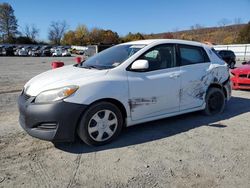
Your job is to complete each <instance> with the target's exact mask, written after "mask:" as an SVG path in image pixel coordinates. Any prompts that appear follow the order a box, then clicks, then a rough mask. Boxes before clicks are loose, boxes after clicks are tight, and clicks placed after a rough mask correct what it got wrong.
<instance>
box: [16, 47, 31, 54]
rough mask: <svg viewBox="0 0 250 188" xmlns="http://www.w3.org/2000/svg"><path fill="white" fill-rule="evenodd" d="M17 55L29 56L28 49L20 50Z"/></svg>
mask: <svg viewBox="0 0 250 188" xmlns="http://www.w3.org/2000/svg"><path fill="white" fill-rule="evenodd" d="M18 55H19V56H28V55H29V50H28V48H21V49H20V50H19V51H18Z"/></svg>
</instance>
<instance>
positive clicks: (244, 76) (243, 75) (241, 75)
mask: <svg viewBox="0 0 250 188" xmlns="http://www.w3.org/2000/svg"><path fill="white" fill-rule="evenodd" d="M239 77H240V78H247V74H240V75H239Z"/></svg>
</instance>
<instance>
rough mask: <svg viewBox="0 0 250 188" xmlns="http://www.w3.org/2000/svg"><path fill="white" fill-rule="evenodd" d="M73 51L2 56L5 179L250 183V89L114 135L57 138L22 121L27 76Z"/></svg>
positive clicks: (42, 183)
mask: <svg viewBox="0 0 250 188" xmlns="http://www.w3.org/2000/svg"><path fill="white" fill-rule="evenodd" d="M55 60H62V61H64V62H65V63H66V64H71V63H73V62H74V57H69V58H61V59H60V58H59V59H58V58H31V57H23V58H20V57H0V78H1V79H0V187H108V188H110V187H164V188H165V187H202V188H203V187H227V188H228V187H229V188H230V187H232V188H235V187H246V188H248V187H250V147H249V143H250V92H249V91H233V97H232V99H231V100H230V102H229V103H228V104H227V107H226V109H225V112H224V113H223V114H220V115H216V116H213V117H206V116H203V115H201V113H200V112H195V113H190V114H185V115H181V116H177V117H173V118H167V119H163V120H159V121H154V122H149V123H145V124H143V125H137V126H133V127H130V128H126V129H124V131H123V132H122V134H121V135H120V137H119V138H118V139H117V140H116V141H114V142H113V143H111V144H109V145H106V146H101V147H90V146H87V145H85V144H84V143H82V142H81V141H79V140H77V141H76V142H75V143H60V144H55V145H54V144H52V143H50V142H46V141H41V140H38V139H35V138H32V137H30V136H28V135H27V134H26V133H25V132H24V131H23V130H22V129H21V128H20V126H19V124H18V111H17V107H16V99H17V96H18V95H19V92H20V90H21V89H22V87H23V85H24V83H25V82H26V81H28V80H29V79H30V78H31V77H33V76H34V75H36V74H38V73H40V72H43V71H45V70H48V69H50V63H51V62H52V61H55Z"/></svg>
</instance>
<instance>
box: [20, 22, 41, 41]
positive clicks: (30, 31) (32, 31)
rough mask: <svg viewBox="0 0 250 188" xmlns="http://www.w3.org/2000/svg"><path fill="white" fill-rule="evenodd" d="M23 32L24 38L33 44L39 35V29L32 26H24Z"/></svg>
mask: <svg viewBox="0 0 250 188" xmlns="http://www.w3.org/2000/svg"><path fill="white" fill-rule="evenodd" d="M23 32H24V34H25V36H26V37H28V38H30V39H31V40H32V41H33V42H34V41H35V40H36V38H37V37H38V35H39V29H38V28H37V27H36V26H35V25H34V24H32V25H28V24H27V25H25V27H24V31H23Z"/></svg>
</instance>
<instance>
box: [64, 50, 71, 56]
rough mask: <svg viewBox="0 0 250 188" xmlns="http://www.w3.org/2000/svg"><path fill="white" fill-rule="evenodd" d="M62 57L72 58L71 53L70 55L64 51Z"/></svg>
mask: <svg viewBox="0 0 250 188" xmlns="http://www.w3.org/2000/svg"><path fill="white" fill-rule="evenodd" d="M62 56H63V57H70V56H71V53H70V52H69V51H68V50H66V49H64V50H63V51H62Z"/></svg>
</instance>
